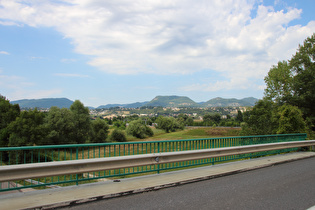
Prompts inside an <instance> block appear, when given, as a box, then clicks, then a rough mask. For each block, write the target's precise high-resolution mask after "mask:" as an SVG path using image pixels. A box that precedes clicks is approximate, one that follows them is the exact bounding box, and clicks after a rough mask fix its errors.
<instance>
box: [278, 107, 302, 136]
mask: <svg viewBox="0 0 315 210" xmlns="http://www.w3.org/2000/svg"><path fill="white" fill-rule="evenodd" d="M278 114H279V127H278V130H277V133H278V134H283V133H304V132H305V131H306V124H305V121H304V119H303V117H302V112H301V110H300V109H299V108H298V107H296V106H291V105H283V106H281V107H280V108H279V112H278Z"/></svg>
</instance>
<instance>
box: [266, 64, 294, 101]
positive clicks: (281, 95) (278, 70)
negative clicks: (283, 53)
mask: <svg viewBox="0 0 315 210" xmlns="http://www.w3.org/2000/svg"><path fill="white" fill-rule="evenodd" d="M292 82H293V74H292V72H291V70H290V66H289V64H288V62H287V61H279V62H278V65H276V66H273V67H272V68H271V69H270V70H269V72H268V76H267V77H265V83H266V86H267V88H266V89H265V97H266V98H267V99H269V100H273V101H275V102H276V103H278V104H283V103H285V102H288V101H290V100H291V99H292V93H293V87H292V85H293V84H292Z"/></svg>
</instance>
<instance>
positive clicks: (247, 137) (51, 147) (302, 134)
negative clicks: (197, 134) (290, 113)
mask: <svg viewBox="0 0 315 210" xmlns="http://www.w3.org/2000/svg"><path fill="white" fill-rule="evenodd" d="M290 136H292V137H294V136H300V137H304V138H306V134H305V133H294V134H277V135H257V136H231V137H218V138H201V139H183V140H162V141H133V142H115V143H93V144H63V145H42V146H23V147H0V152H1V151H12V150H34V149H59V148H63V149H64V148H76V147H98V146H111V145H130V144H156V143H169V142H188V141H201V140H222V139H252V138H264V139H265V138H268V137H290Z"/></svg>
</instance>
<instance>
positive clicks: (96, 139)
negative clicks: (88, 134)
mask: <svg viewBox="0 0 315 210" xmlns="http://www.w3.org/2000/svg"><path fill="white" fill-rule="evenodd" d="M108 129H109V126H108V124H107V123H106V122H105V120H101V119H100V118H97V119H96V120H94V121H92V131H93V132H92V134H93V135H92V138H91V140H90V142H92V143H103V142H106V139H107V136H108V132H109V131H108Z"/></svg>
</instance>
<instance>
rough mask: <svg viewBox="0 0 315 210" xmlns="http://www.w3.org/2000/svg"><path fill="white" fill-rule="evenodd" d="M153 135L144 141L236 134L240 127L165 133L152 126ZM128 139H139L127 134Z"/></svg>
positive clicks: (203, 128) (194, 128) (196, 128)
mask: <svg viewBox="0 0 315 210" xmlns="http://www.w3.org/2000/svg"><path fill="white" fill-rule="evenodd" d="M152 129H153V132H154V136H153V137H150V138H146V139H143V140H145V141H154V140H179V139H200V138H213V137H227V136H238V135H239V132H240V131H241V128H225V127H189V128H185V129H184V130H179V131H176V132H172V133H166V132H165V131H163V130H160V129H156V128H152ZM127 139H128V141H139V139H137V138H134V137H132V136H127Z"/></svg>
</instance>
